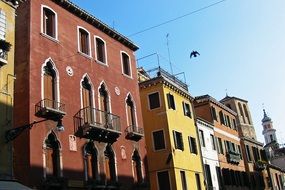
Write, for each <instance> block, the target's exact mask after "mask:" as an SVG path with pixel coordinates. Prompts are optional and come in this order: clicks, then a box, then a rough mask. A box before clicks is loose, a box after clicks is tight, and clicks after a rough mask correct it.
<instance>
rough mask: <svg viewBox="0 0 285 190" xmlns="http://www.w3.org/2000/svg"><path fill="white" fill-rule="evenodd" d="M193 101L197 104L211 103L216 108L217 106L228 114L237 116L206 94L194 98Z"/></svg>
mask: <svg viewBox="0 0 285 190" xmlns="http://www.w3.org/2000/svg"><path fill="white" fill-rule="evenodd" d="M195 101H196V102H197V103H202V102H211V103H213V104H215V105H217V106H219V107H220V108H222V109H224V110H226V111H228V112H229V113H231V114H233V115H234V116H236V115H237V113H236V112H235V111H233V110H232V109H230V108H228V107H227V106H225V105H224V104H222V103H221V102H219V101H218V100H216V99H215V98H213V97H212V96H210V95H208V94H206V95H203V96H196V97H195Z"/></svg>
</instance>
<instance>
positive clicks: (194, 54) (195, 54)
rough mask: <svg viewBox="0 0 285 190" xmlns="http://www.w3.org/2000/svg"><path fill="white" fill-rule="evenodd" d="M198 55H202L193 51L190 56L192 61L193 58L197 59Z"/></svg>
mask: <svg viewBox="0 0 285 190" xmlns="http://www.w3.org/2000/svg"><path fill="white" fill-rule="evenodd" d="M198 55H200V53H199V52H198V51H192V52H191V54H190V59H191V58H192V57H197V56H198Z"/></svg>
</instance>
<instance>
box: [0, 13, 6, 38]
mask: <svg viewBox="0 0 285 190" xmlns="http://www.w3.org/2000/svg"><path fill="white" fill-rule="evenodd" d="M6 27H7V26H6V14H5V12H4V11H3V10H1V9H0V39H2V40H5V38H6Z"/></svg>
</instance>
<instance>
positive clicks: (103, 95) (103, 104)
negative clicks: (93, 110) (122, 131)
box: [99, 84, 110, 125]
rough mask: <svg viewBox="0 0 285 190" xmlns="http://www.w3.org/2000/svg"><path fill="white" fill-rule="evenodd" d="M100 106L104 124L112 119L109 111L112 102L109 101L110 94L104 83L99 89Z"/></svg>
mask: <svg viewBox="0 0 285 190" xmlns="http://www.w3.org/2000/svg"><path fill="white" fill-rule="evenodd" d="M99 108H100V110H101V113H100V116H101V117H100V118H101V122H102V124H103V125H104V124H108V123H109V121H110V118H109V115H108V114H109V113H110V103H109V94H108V91H107V90H106V86H105V85H104V84H102V85H101V86H100V89H99Z"/></svg>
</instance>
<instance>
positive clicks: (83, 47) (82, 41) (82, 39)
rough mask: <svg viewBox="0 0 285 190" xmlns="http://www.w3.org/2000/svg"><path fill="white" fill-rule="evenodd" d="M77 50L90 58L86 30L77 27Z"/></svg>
mask: <svg viewBox="0 0 285 190" xmlns="http://www.w3.org/2000/svg"><path fill="white" fill-rule="evenodd" d="M78 50H79V52H81V53H84V54H86V55H88V56H90V35H89V32H88V31H87V30H85V29H83V28H81V27H78Z"/></svg>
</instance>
